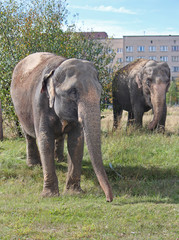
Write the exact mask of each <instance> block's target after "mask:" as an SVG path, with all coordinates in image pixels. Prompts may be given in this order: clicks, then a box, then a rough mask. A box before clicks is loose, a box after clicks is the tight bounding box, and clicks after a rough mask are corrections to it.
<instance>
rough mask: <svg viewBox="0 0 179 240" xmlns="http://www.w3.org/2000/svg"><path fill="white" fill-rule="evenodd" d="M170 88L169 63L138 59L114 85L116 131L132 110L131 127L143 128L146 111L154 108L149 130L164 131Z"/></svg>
mask: <svg viewBox="0 0 179 240" xmlns="http://www.w3.org/2000/svg"><path fill="white" fill-rule="evenodd" d="M169 86H170V69H169V67H168V64H167V63H164V62H156V61H153V60H145V59H138V60H136V61H134V62H132V63H129V64H128V65H126V66H125V67H123V68H121V69H120V70H119V71H117V73H116V74H115V77H114V79H113V83H112V92H113V114H114V123H113V126H114V129H116V128H117V127H118V122H119V120H120V118H121V116H122V111H123V110H126V111H128V125H130V124H133V123H134V124H135V125H136V126H142V117H143V114H144V112H147V111H148V110H150V109H153V113H154V117H153V120H152V121H151V122H150V123H149V126H148V128H149V129H151V130H153V129H155V128H157V127H160V128H162V129H164V127H165V120H166V112H167V107H166V92H167V90H168V88H169Z"/></svg>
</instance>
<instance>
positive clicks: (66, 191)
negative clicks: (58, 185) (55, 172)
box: [63, 187, 85, 195]
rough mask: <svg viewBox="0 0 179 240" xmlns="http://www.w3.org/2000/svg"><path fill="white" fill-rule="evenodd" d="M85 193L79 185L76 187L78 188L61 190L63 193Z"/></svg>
mask: <svg viewBox="0 0 179 240" xmlns="http://www.w3.org/2000/svg"><path fill="white" fill-rule="evenodd" d="M83 193H85V192H84V191H83V190H82V189H81V187H78V188H73V187H71V188H66V189H65V190H64V192H63V194H64V195H79V194H83Z"/></svg>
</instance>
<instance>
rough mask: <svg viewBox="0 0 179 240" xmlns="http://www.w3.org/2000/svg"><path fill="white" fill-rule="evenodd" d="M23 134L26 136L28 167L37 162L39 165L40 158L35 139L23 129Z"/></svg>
mask: <svg viewBox="0 0 179 240" xmlns="http://www.w3.org/2000/svg"><path fill="white" fill-rule="evenodd" d="M24 134H25V138H26V152H27V158H26V162H27V165H28V166H29V167H32V166H35V165H38V164H40V165H41V160H40V155H39V150H38V147H37V144H36V139H35V138H33V137H31V136H29V135H28V134H27V133H25V131H24Z"/></svg>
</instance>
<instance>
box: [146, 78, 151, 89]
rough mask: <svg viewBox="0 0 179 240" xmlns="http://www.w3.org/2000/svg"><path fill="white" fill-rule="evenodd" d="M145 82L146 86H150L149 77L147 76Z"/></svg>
mask: <svg viewBox="0 0 179 240" xmlns="http://www.w3.org/2000/svg"><path fill="white" fill-rule="evenodd" d="M146 84H147V86H148V87H150V85H151V79H150V78H147V80H146Z"/></svg>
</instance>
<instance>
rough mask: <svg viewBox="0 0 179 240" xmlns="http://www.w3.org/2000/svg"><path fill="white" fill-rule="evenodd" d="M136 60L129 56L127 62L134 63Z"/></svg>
mask: <svg viewBox="0 0 179 240" xmlns="http://www.w3.org/2000/svg"><path fill="white" fill-rule="evenodd" d="M133 60H134V58H133V57H132V56H127V57H126V62H132V61H133Z"/></svg>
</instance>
